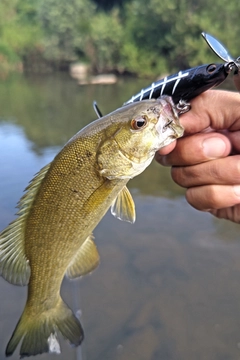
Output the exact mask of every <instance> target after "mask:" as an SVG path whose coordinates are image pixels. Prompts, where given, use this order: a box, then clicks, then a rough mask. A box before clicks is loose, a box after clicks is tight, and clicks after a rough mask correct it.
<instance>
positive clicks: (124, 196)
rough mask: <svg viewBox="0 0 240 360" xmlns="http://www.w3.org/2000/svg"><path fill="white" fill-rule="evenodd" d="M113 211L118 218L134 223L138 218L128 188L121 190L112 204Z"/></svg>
mask: <svg viewBox="0 0 240 360" xmlns="http://www.w3.org/2000/svg"><path fill="white" fill-rule="evenodd" d="M111 213H112V215H113V216H115V217H116V218H117V219H120V220H123V221H128V222H130V223H134V222H135V220H136V212H135V204H134V201H133V198H132V195H131V194H130V192H129V190H128V188H127V187H126V186H124V188H123V189H122V190H121V191H120V193H119V194H118V196H117V197H116V199H115V200H114V202H113V203H112V206H111Z"/></svg>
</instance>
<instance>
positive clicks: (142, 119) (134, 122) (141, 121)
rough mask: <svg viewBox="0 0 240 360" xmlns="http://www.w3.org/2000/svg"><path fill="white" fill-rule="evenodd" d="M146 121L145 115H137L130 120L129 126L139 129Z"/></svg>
mask: <svg viewBox="0 0 240 360" xmlns="http://www.w3.org/2000/svg"><path fill="white" fill-rule="evenodd" d="M147 123H148V119H147V116H144V115H143V116H139V117H136V118H135V119H132V120H131V127H132V129H133V130H140V129H142V128H144V127H145V126H146V125H147Z"/></svg>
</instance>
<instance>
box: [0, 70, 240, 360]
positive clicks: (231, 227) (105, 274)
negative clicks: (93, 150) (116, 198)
mask: <svg viewBox="0 0 240 360" xmlns="http://www.w3.org/2000/svg"><path fill="white" fill-rule="evenodd" d="M144 85H148V81H146V80H142V81H136V80H120V81H119V82H118V83H117V84H115V85H95V86H93V85H88V86H79V85H77V83H76V82H75V81H74V80H72V79H70V78H69V77H68V76H67V75H59V76H57V75H54V76H53V75H51V76H41V77H40V76H39V77H18V78H11V79H8V80H7V81H5V82H1V83H0V169H1V170H0V229H1V230H2V229H3V228H4V227H5V226H7V224H8V223H9V222H10V221H12V220H13V218H14V214H15V212H16V209H15V206H16V203H17V201H18V200H19V198H20V197H21V195H22V193H23V190H24V188H25V187H26V186H27V184H28V182H29V180H31V178H32V177H33V176H34V174H35V173H36V172H37V171H38V170H39V169H40V168H42V167H43V166H44V165H45V164H47V163H48V162H49V161H51V160H52V158H53V157H54V156H55V154H56V153H57V152H58V151H59V149H60V148H61V147H62V146H63V144H64V143H65V142H66V141H67V140H68V139H69V138H70V137H71V136H72V135H73V134H74V133H76V132H77V131H78V130H79V129H81V128H82V127H83V126H84V125H86V124H87V123H89V122H90V121H92V120H94V119H95V118H96V115H95V113H94V111H93V109H92V101H93V100H97V101H98V104H99V107H100V108H101V110H102V112H103V113H104V114H106V113H108V112H110V111H112V110H114V109H116V108H117V107H119V106H121V104H122V103H123V102H124V101H126V100H128V99H129V98H130V97H131V95H132V94H134V93H135V92H138V91H139V89H140V88H141V87H142V86H144ZM130 190H131V193H132V194H133V198H134V200H135V203H136V211H137V220H136V223H135V224H134V225H130V224H128V223H124V222H121V221H119V220H116V219H115V218H113V217H112V216H111V215H110V214H109V213H108V214H107V215H106V216H105V218H104V219H103V220H102V222H101V223H100V224H99V225H98V227H97V228H96V229H95V231H94V236H95V241H96V243H97V245H98V249H99V252H100V256H101V264H100V266H99V267H98V268H97V269H96V270H95V271H94V272H93V273H92V274H91V275H88V276H85V277H84V278H82V279H80V280H76V281H73V282H71V281H69V280H64V283H63V287H62V296H63V298H64V300H66V302H67V303H68V304H69V305H70V306H71V308H72V309H73V310H74V311H75V312H77V311H78V312H79V313H80V314H81V322H82V325H83V327H84V331H85V340H84V342H83V344H82V346H81V347H79V348H78V349H73V348H71V347H70V346H69V345H68V344H67V343H66V341H64V340H63V341H62V342H61V345H62V354H61V355H59V356H56V355H41V356H37V357H35V359H36V360H38V359H43V360H44V359H59V360H63V359H66V358H67V359H78V360H135V359H136V360H186V359H192V360H231V359H232V360H233V359H234V360H236V359H240V261H239V259H240V240H239V226H238V225H236V224H232V223H230V222H227V221H224V220H217V219H215V218H213V217H212V216H210V215H209V214H205V213H200V212H198V211H196V210H194V209H193V208H191V207H190V206H189V205H188V204H187V203H186V201H185V199H184V190H183V189H181V188H179V187H178V186H177V185H175V184H174V183H173V182H172V180H171V178H170V174H169V169H165V168H163V167H160V165H158V164H157V163H155V162H153V163H152V164H151V166H150V167H149V168H148V169H147V170H146V171H145V172H144V173H143V174H141V175H140V176H139V177H137V178H136V179H134V180H132V181H131V182H130ZM25 300H26V287H17V286H13V285H10V284H8V283H7V282H6V281H4V280H3V279H2V278H0V359H4V358H5V357H4V351H5V347H6V344H7V342H8V340H9V338H10V336H11V334H12V331H13V329H14V327H15V325H16V322H17V321H18V319H19V316H20V314H21V312H22V310H23V307H24V303H25ZM18 351H19V349H18V350H17V351H16V353H15V354H14V355H13V356H12V359H18V358H19V355H18Z"/></svg>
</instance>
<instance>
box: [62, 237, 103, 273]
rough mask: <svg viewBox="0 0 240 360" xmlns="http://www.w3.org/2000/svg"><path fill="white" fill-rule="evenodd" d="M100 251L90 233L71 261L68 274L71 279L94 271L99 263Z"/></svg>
mask: <svg viewBox="0 0 240 360" xmlns="http://www.w3.org/2000/svg"><path fill="white" fill-rule="evenodd" d="M99 260H100V257H99V253H98V250H97V247H96V245H95V243H94V241H93V235H90V236H89V237H88V238H87V239H86V240H85V241H84V243H83V244H82V246H81V247H80V249H79V250H78V252H77V253H76V255H75V256H74V258H73V259H72V261H71V263H70V264H69V266H68V269H67V271H66V275H67V276H68V277H69V278H70V279H75V278H77V277H79V276H82V275H85V274H88V273H90V272H91V271H93V270H94V269H95V268H96V267H97V266H98V264H99Z"/></svg>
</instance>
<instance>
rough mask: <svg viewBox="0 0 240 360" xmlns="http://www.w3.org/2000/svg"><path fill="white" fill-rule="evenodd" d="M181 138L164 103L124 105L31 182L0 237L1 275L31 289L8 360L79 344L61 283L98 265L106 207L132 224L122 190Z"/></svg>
mask: <svg viewBox="0 0 240 360" xmlns="http://www.w3.org/2000/svg"><path fill="white" fill-rule="evenodd" d="M183 131H184V129H183V127H182V126H181V124H180V122H179V118H178V114H177V111H176V108H175V105H174V103H173V101H172V99H171V98H170V97H168V96H164V97H162V98H159V99H151V100H144V101H141V102H137V103H132V104H129V105H125V106H123V107H121V108H119V109H117V110H115V111H113V112H112V113H110V114H108V115H106V116H103V117H102V118H100V119H97V120H95V121H93V122H92V123H90V124H88V125H87V126H86V127H84V128H83V129H82V130H80V131H79V132H78V133H77V134H75V135H74V136H73V137H72V138H71V139H70V140H69V141H68V142H67V143H66V145H65V146H64V147H63V148H62V150H61V151H60V152H59V153H58V154H57V155H56V156H55V158H54V159H53V161H52V162H51V163H50V164H48V165H46V166H45V167H44V168H43V169H42V170H40V171H39V173H37V174H36V175H35V177H34V178H33V180H32V181H31V182H30V183H29V185H28V187H27V188H26V189H25V193H24V195H23V196H22V198H21V199H20V200H19V203H18V206H17V207H18V213H17V215H18V217H17V218H16V219H15V220H14V221H13V222H11V223H10V224H9V226H8V227H7V228H6V229H5V230H3V231H2V232H1V234H0V275H1V276H2V277H3V278H4V279H5V280H7V281H8V282H10V283H11V284H15V285H22V286H24V285H28V295H27V301H26V305H25V308H24V310H23V313H22V315H21V317H20V320H19V322H18V323H17V326H16V328H15V330H14V332H13V335H12V337H11V339H10V340H9V342H8V344H7V347H6V356H10V355H12V354H13V352H14V351H15V350H16V347H17V346H18V344H19V343H20V342H21V347H20V356H21V357H24V356H30V355H37V354H41V353H44V352H50V353H51V352H55V353H60V352H61V348H60V342H59V335H60V336H62V337H63V338H65V339H67V340H68V341H69V343H70V344H71V345H73V346H78V345H80V344H81V342H82V341H83V338H84V332H83V328H82V326H81V323H80V321H79V319H78V318H77V317H76V316H75V314H74V313H73V312H72V310H71V309H70V308H69V307H68V305H67V304H66V303H65V302H64V300H63V299H62V297H61V294H60V290H61V284H62V281H63V278H64V276H65V275H66V276H67V277H68V278H70V279H75V278H78V277H80V276H83V275H85V274H88V273H90V272H92V271H93V270H94V269H95V268H96V267H97V266H98V264H99V260H100V259H99V253H98V249H97V246H96V244H95V242H94V237H93V230H94V229H95V227H96V226H97V224H98V223H99V222H100V220H101V219H102V217H103V216H104V215H105V213H106V212H107V211H108V209H109V208H111V213H112V214H113V215H114V216H115V217H117V218H119V219H121V220H125V221H129V222H131V223H134V221H135V218H136V213H135V206H134V202H133V199H132V196H131V194H130V192H129V190H128V188H127V187H126V184H127V183H128V181H129V180H130V179H132V178H133V177H135V176H137V175H139V174H140V173H142V172H143V171H144V170H145V169H146V167H147V166H149V165H150V163H151V161H152V160H153V158H154V155H155V152H156V151H157V150H159V149H160V148H161V147H163V146H166V145H168V144H170V143H171V142H172V141H174V140H175V139H177V138H179V137H181V136H182V135H183Z"/></svg>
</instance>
